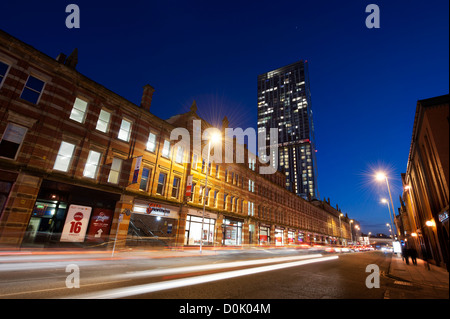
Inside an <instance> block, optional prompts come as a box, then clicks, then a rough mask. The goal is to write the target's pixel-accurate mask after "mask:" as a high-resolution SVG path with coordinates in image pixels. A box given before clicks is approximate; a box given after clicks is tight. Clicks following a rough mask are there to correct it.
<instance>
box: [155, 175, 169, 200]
mask: <svg viewBox="0 0 450 319" xmlns="http://www.w3.org/2000/svg"><path fill="white" fill-rule="evenodd" d="M161 176H164V181H163V183H162V184H160V179H161ZM166 183H167V173H164V172H159V175H158V183H157V184H156V194H158V195H161V196H164V194H165V190H166ZM160 185H161V186H162V189H161V192H158V189H159V187H160Z"/></svg>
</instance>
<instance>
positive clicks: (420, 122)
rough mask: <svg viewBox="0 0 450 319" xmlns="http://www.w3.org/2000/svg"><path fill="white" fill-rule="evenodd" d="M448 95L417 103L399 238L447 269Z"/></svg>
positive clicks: (449, 99)
mask: <svg viewBox="0 0 450 319" xmlns="http://www.w3.org/2000/svg"><path fill="white" fill-rule="evenodd" d="M449 101H450V98H449V95H448V94H447V95H442V96H437V97H433V98H429V99H425V100H419V101H417V106H416V114H415V118H414V126H413V134H412V139H411V148H410V151H409V157H408V165H407V168H406V173H404V174H402V183H403V187H404V192H403V194H402V196H401V197H400V203H401V207H400V209H399V215H398V216H397V217H396V219H397V222H398V224H399V225H400V228H401V238H402V239H403V240H405V241H407V245H409V246H412V247H414V248H415V249H416V250H417V251H418V253H419V256H420V257H421V258H424V259H428V260H429V261H430V262H432V263H435V264H437V265H440V266H444V267H445V266H446V267H447V269H449V218H448V206H449V205H448V202H449Z"/></svg>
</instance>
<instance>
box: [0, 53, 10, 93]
mask: <svg viewBox="0 0 450 319" xmlns="http://www.w3.org/2000/svg"><path fill="white" fill-rule="evenodd" d="M0 62H1V63H3V64H5V65H6V72H5V74H4V75H3V78H2V79H1V80H0V89H1V88H2V86H3V83H5V79H6V77H7V76H8V74H9V71H10V70H11V64H10V63H6V62H5V61H3V60H0Z"/></svg>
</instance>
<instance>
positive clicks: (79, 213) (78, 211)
mask: <svg viewBox="0 0 450 319" xmlns="http://www.w3.org/2000/svg"><path fill="white" fill-rule="evenodd" d="M91 211H92V207H88V206H79V205H70V206H69V210H68V212H67V216H66V221H65V223H64V228H63V231H62V234H61V239H60V241H62V242H73V243H81V242H84V236H85V235H86V230H87V227H88V224H89V217H90V216H91Z"/></svg>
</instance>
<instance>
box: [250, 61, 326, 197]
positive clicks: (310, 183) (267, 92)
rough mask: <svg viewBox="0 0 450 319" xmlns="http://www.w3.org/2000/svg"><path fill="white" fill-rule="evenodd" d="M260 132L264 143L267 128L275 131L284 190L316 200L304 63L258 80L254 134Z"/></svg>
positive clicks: (309, 112) (315, 174) (308, 91)
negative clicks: (264, 133)
mask: <svg viewBox="0 0 450 319" xmlns="http://www.w3.org/2000/svg"><path fill="white" fill-rule="evenodd" d="M263 128H265V129H266V134H267V137H266V139H267V140H268V139H269V137H268V136H269V131H270V128H278V169H279V170H280V171H283V172H284V174H285V176H286V188H287V189H289V190H290V191H293V192H295V193H296V194H297V195H299V196H302V197H303V198H305V199H307V198H308V197H309V196H311V198H318V197H319V193H318V187H317V163H316V154H315V152H316V147H315V138H314V125H313V112H312V108H311V93H310V90H309V77H308V64H307V61H298V62H295V63H293V64H290V65H287V66H284V67H281V68H279V69H276V70H273V71H270V72H267V73H264V74H261V75H259V76H258V131H261V129H263ZM267 144H269V143H267ZM262 151H265V150H264V149H259V152H260V154H266V153H263V152H262Z"/></svg>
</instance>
